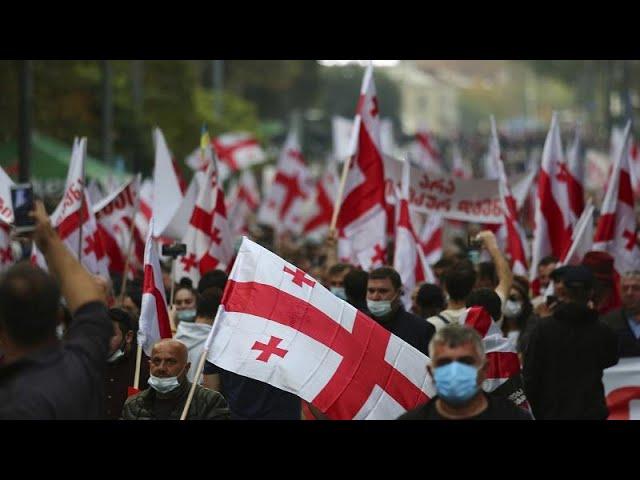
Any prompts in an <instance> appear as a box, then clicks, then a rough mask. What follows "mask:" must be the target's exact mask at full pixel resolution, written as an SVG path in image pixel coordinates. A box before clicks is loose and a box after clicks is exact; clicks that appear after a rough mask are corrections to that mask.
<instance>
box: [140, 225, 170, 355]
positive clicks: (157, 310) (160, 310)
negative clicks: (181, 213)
mask: <svg viewBox="0 0 640 480" xmlns="http://www.w3.org/2000/svg"><path fill="white" fill-rule="evenodd" d="M153 223H154V219H153V218H152V219H151V222H150V228H149V235H148V236H147V242H146V245H145V247H144V281H143V287H142V307H141V309H140V324H139V330H138V345H140V346H141V347H142V350H143V351H144V353H145V355H147V356H148V357H151V350H152V348H153V345H155V344H156V343H157V342H158V341H160V340H161V339H163V338H171V324H170V322H169V312H168V310H167V300H166V298H165V294H164V285H163V283H162V270H161V269H160V259H159V257H158V244H157V242H156V241H155V240H154V239H153V235H152V232H153Z"/></svg>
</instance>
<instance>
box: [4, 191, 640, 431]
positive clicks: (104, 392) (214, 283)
mask: <svg viewBox="0 0 640 480" xmlns="http://www.w3.org/2000/svg"><path fill="white" fill-rule="evenodd" d="M33 216H34V219H35V222H36V228H35V231H34V232H33V234H32V237H33V240H34V242H35V244H36V245H37V246H38V248H39V250H40V251H41V252H42V253H43V255H44V257H45V259H46V261H47V265H48V268H49V272H48V273H47V272H44V271H43V270H41V269H39V268H38V267H35V266H33V265H31V264H30V263H29V262H28V261H22V262H19V263H17V264H16V265H14V266H13V267H11V268H10V269H9V270H8V271H7V272H6V273H5V274H4V275H3V276H2V278H1V279H0V355H1V360H0V418H3V419H113V420H115V419H125V420H137V419H157V420H178V419H179V418H180V417H181V415H183V413H184V412H183V411H184V407H185V404H186V403H187V398H188V396H189V392H190V390H191V388H192V384H193V383H195V384H196V387H195V390H194V392H193V398H192V399H191V400H190V406H189V408H188V411H187V412H186V415H187V416H186V418H187V419H188V420H196V419H198V420H220V419H253V420H255V419H280V420H300V419H309V420H311V419H323V418H326V417H325V416H324V415H323V413H322V412H320V411H319V410H318V409H317V408H315V407H314V406H313V405H311V404H308V403H307V402H304V401H303V400H301V399H300V398H298V397H296V396H295V395H293V394H291V393H288V392H285V391H283V390H280V389H277V388H275V387H273V386H271V385H269V384H268V383H264V382H260V381H257V380H254V379H251V378H248V377H244V376H241V375H239V374H237V373H234V372H230V371H227V370H224V369H222V368H220V367H219V366H217V365H214V364H212V363H209V362H208V361H207V362H206V363H205V365H204V369H203V370H202V374H201V375H199V378H196V377H195V375H196V370H197V369H196V366H197V364H198V361H199V359H200V357H201V354H202V351H203V347H204V343H205V340H206V338H207V337H208V335H209V333H210V331H211V329H212V328H213V324H214V321H215V317H216V312H217V311H218V307H219V305H220V304H221V301H222V298H223V292H224V289H225V285H226V283H227V273H226V272H224V271H221V270H211V271H209V272H205V273H204V274H203V276H202V277H201V279H200V281H199V282H198V284H197V285H193V284H192V283H191V281H190V280H188V279H186V278H185V279H183V280H182V281H181V282H180V283H178V284H176V285H172V282H173V280H172V277H171V267H170V265H169V264H166V265H163V283H164V287H165V290H166V298H168V299H169V298H172V299H173V303H172V304H171V305H170V306H169V316H170V320H171V328H172V334H173V338H171V339H164V340H162V341H160V342H158V343H156V344H155V345H154V346H153V350H152V352H151V356H150V357H149V358H147V357H146V356H145V355H144V354H142V357H141V358H137V356H138V355H140V353H138V352H139V349H138V348H137V343H138V341H137V330H138V322H139V317H140V312H141V308H142V296H143V290H144V286H143V282H142V278H141V276H140V277H139V278H136V279H133V280H129V281H128V282H127V284H126V288H125V289H124V291H123V292H122V295H116V293H114V292H119V291H120V290H121V284H120V281H119V279H118V278H117V277H114V281H115V284H111V283H110V282H107V281H105V280H104V279H102V278H100V277H98V276H95V275H91V274H90V273H89V272H87V270H85V269H84V268H83V267H82V266H81V265H80V263H79V262H78V261H77V260H76V259H75V258H74V256H73V254H72V253H71V252H70V251H69V250H68V249H67V247H66V246H65V245H64V244H63V243H62V241H61V240H60V238H59V237H58V234H57V233H56V231H55V230H54V229H53V228H52V227H51V224H50V221H49V217H48V216H47V214H46V212H45V210H44V207H43V205H42V204H41V203H39V202H37V203H36V210H35V212H34V213H33ZM268 233H269V232H267V231H266V229H263V230H261V237H260V238H257V240H258V241H259V242H260V243H262V244H263V245H264V246H266V247H267V248H270V249H272V250H274V251H275V252H276V253H278V254H279V255H280V256H281V257H282V258H284V259H285V260H287V261H290V262H291V263H292V264H294V265H296V266H297V267H299V268H300V269H302V270H304V271H305V272H308V274H309V275H311V276H312V277H313V278H315V279H317V280H318V281H319V282H321V283H322V284H323V285H324V286H325V287H327V288H328V289H329V290H330V291H331V292H332V293H333V294H334V295H335V296H337V297H339V298H341V299H342V300H345V301H346V302H348V303H350V304H351V305H352V306H353V307H355V308H356V309H358V310H360V311H361V312H363V313H364V314H366V315H367V316H369V317H370V318H371V319H373V320H374V321H375V322H377V323H378V324H379V325H381V326H382V327H383V328H385V329H386V330H388V331H389V332H391V333H392V334H394V335H396V336H397V337H399V338H400V339H402V340H404V341H405V342H407V343H408V344H409V345H411V346H413V347H415V348H416V349H417V350H419V351H420V352H422V353H423V354H424V355H427V356H428V357H429V359H430V362H429V363H428V365H425V368H428V370H429V373H430V374H431V377H432V378H433V382H434V385H435V389H436V391H437V395H436V396H434V397H433V398H431V399H430V400H429V401H428V402H427V403H426V404H424V405H421V406H419V407H418V408H416V409H414V410H411V411H408V412H406V413H405V414H403V415H402V416H401V417H400V419H402V420H414V419H479V420H480V419H506V420H527V419H533V418H535V419H601V420H603V419H606V418H607V416H608V410H607V406H606V401H605V394H604V388H603V383H602V374H603V370H604V369H606V368H608V367H610V366H613V365H615V364H616V363H617V362H618V360H619V358H620V357H628V356H638V355H640V272H637V271H631V272H625V273H624V274H623V275H622V276H621V278H617V275H616V274H615V271H614V268H613V259H612V258H611V256H610V255H608V254H607V253H604V252H589V253H588V254H587V255H586V256H585V258H584V260H583V262H582V264H581V265H577V266H558V264H557V263H558V261H557V259H555V258H553V257H547V258H544V259H542V261H541V262H540V263H539V266H538V273H539V278H540V279H541V290H540V291H543V292H544V291H545V289H546V288H547V286H548V285H549V282H553V285H554V293H553V295H546V296H545V295H541V296H537V297H533V296H532V295H531V290H532V289H531V286H530V284H529V281H528V280H527V279H526V278H524V277H521V276H517V275H513V273H512V271H511V269H510V267H509V263H508V261H507V259H506V258H505V256H504V254H503V253H502V252H501V250H500V248H499V247H498V244H497V241H496V237H495V235H494V234H493V233H492V232H491V231H488V230H487V231H482V232H480V233H479V234H477V236H476V241H477V242H479V243H480V244H481V245H482V248H483V249H484V250H485V251H486V252H487V254H488V256H489V257H490V261H487V262H477V261H475V258H471V259H470V258H469V255H468V252H466V251H463V250H460V249H458V250H457V251H456V250H449V249H445V251H446V252H447V253H446V254H445V255H444V256H443V257H442V258H441V259H440V260H439V261H438V262H437V263H435V264H434V265H433V271H434V273H435V275H436V277H437V280H436V282H435V283H422V284H420V285H418V286H416V287H415V289H414V290H413V291H412V292H411V308H410V310H409V311H408V310H407V309H405V306H404V304H403V302H402V297H403V294H404V293H405V292H404V286H403V285H402V281H401V278H400V275H399V274H398V272H397V271H395V270H394V269H393V268H392V267H390V266H384V267H379V268H375V269H373V270H372V271H369V272H366V271H363V270H361V269H359V268H357V267H355V266H353V265H350V264H346V263H340V262H339V261H338V260H337V254H336V237H335V235H329V237H328V239H327V240H326V242H325V243H323V244H305V245H299V244H297V243H296V242H295V239H293V238H290V237H281V238H278V239H277V242H274V241H273V236H272V235H268ZM172 289H173V295H171V290H172ZM474 306H479V307H483V308H484V309H485V310H486V311H487V312H488V313H489V315H490V316H491V318H492V319H493V320H494V321H495V322H496V323H497V325H498V326H499V328H500V330H501V331H502V333H503V334H504V337H506V338H508V339H510V340H511V341H512V342H513V343H514V345H516V348H517V352H518V357H519V359H520V364H521V375H520V377H521V378H520V379H519V381H520V383H521V385H522V390H523V393H524V395H525V396H526V400H527V401H526V402H524V403H519V404H516V403H514V402H513V401H512V399H511V398H510V397H507V396H505V395H502V394H501V393H500V391H499V390H496V391H494V392H491V393H486V392H485V391H483V389H482V384H483V382H484V380H485V379H486V372H487V368H488V364H489V362H490V358H489V357H488V356H487V354H486V352H485V350H486V348H485V345H484V344H483V339H482V337H481V336H480V335H479V334H478V333H477V332H476V331H475V330H474V329H472V328H469V327H466V326H464V324H462V322H461V318H462V317H463V315H464V314H465V312H466V311H467V309H468V308H469V307H474ZM138 365H139V367H140V368H137V366H138Z"/></svg>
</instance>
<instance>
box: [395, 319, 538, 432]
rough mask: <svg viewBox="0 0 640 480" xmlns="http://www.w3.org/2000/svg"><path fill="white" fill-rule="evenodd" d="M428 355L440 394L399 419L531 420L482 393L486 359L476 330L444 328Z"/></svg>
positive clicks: (517, 410)
mask: <svg viewBox="0 0 640 480" xmlns="http://www.w3.org/2000/svg"><path fill="white" fill-rule="evenodd" d="M429 355H430V357H431V364H429V365H427V369H428V370H429V373H430V374H431V376H432V377H433V379H434V381H435V386H436V390H437V393H438V394H437V396H435V397H433V398H432V399H431V400H430V401H429V402H427V403H425V404H424V405H422V406H420V407H417V408H415V409H413V410H411V411H409V412H406V413H405V414H403V415H401V416H400V417H399V418H398V420H531V416H530V415H529V414H528V413H527V412H526V411H524V410H523V409H521V408H519V407H516V406H515V404H514V403H513V402H511V401H509V400H506V399H503V398H499V397H492V396H490V395H488V394H486V393H485V392H484V391H483V390H482V382H483V381H484V380H485V379H486V376H487V358H486V355H485V351H484V344H483V342H482V337H480V335H479V334H478V332H476V331H475V330H474V329H473V328H470V327H467V326H465V325H458V324H455V323H452V324H450V325H447V326H445V327H443V328H442V329H440V330H439V331H438V332H436V334H435V335H434V336H433V338H432V339H431V343H430V344H429Z"/></svg>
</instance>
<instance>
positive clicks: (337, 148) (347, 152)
mask: <svg viewBox="0 0 640 480" xmlns="http://www.w3.org/2000/svg"><path fill="white" fill-rule="evenodd" d="M331 132H332V134H333V157H334V158H335V159H337V160H338V161H341V162H342V161H344V160H345V159H346V158H347V157H350V156H351V155H353V151H352V150H351V148H352V146H351V137H352V136H353V120H351V119H349V118H344V117H340V116H334V117H332V118H331Z"/></svg>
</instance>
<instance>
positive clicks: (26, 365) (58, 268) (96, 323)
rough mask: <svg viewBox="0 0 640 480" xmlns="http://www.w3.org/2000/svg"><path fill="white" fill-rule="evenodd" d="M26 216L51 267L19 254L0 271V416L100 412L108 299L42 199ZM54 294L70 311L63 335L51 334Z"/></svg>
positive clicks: (55, 317)
mask: <svg viewBox="0 0 640 480" xmlns="http://www.w3.org/2000/svg"><path fill="white" fill-rule="evenodd" d="M18 208H20V207H18ZM18 212H19V210H18ZM29 216H30V219H31V221H32V223H33V225H32V227H31V237H32V238H33V240H34V241H35V243H36V245H37V247H38V248H39V249H40V251H41V252H42V253H43V255H44V258H45V260H46V262H47V265H48V267H49V272H50V274H48V273H46V272H44V271H43V270H41V269H40V268H38V267H35V266H33V265H31V264H29V263H27V262H21V263H19V264H16V265H14V266H13V267H11V268H10V269H9V270H8V271H7V272H6V273H5V274H4V275H3V276H2V278H0V350H2V351H3V352H4V355H5V358H4V363H3V366H2V367H0V419H10V420H19V419H31V420H40V419H41V420H57V419H77V420H80V419H83V420H84V419H101V418H103V416H104V396H105V393H104V384H103V382H104V376H105V371H106V364H107V356H108V353H109V341H110V339H111V336H112V335H113V325H112V322H111V320H110V319H109V315H108V313H107V307H106V299H105V298H104V295H103V293H102V291H101V289H100V287H99V285H98V284H97V283H96V282H95V281H94V279H93V277H92V276H91V274H90V273H89V272H87V270H86V269H85V268H84V267H83V266H82V265H81V264H80V263H79V262H78V260H76V259H75V258H74V256H73V255H72V253H71V252H70V251H69V249H68V248H67V247H66V246H65V245H64V243H63V242H62V240H61V239H60V237H59V236H58V234H57V232H56V231H55V230H54V229H53V227H52V226H51V223H50V221H49V217H48V216H47V213H46V212H45V209H44V205H43V204H42V202H40V201H37V202H35V208H34V211H32V212H30V213H29ZM16 219H17V220H18V222H20V221H21V219H20V216H19V214H18V216H16ZM60 294H62V296H63V297H64V299H65V300H66V304H67V307H68V308H69V310H70V311H71V312H72V315H73V321H72V322H71V325H70V328H69V331H68V332H66V333H65V338H64V340H62V341H61V340H59V339H58V338H57V336H56V326H57V324H58V322H59V319H60V315H61V313H62V312H61V309H60Z"/></svg>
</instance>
